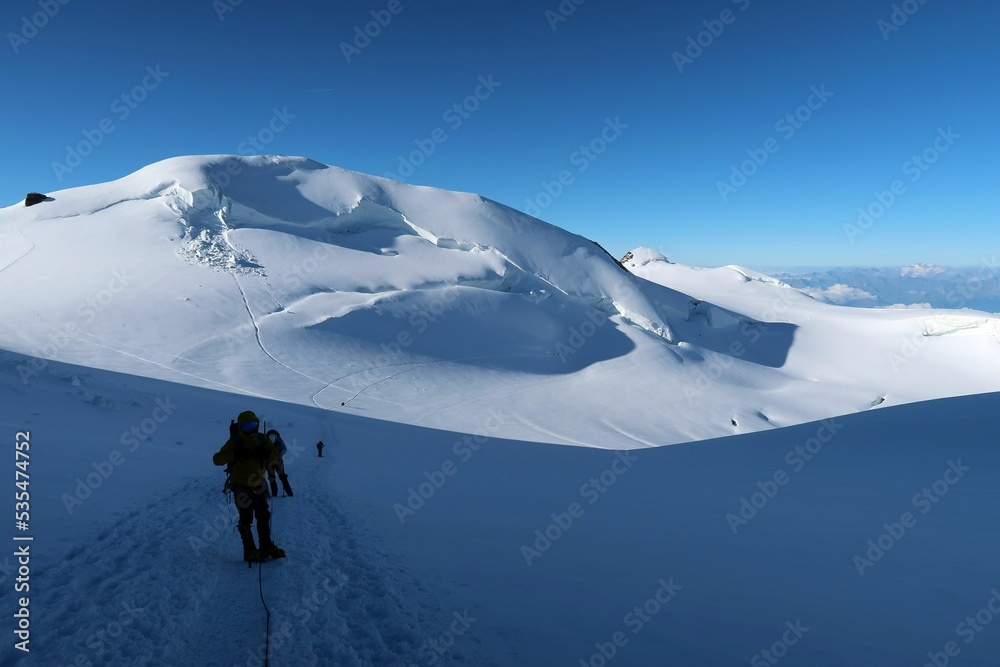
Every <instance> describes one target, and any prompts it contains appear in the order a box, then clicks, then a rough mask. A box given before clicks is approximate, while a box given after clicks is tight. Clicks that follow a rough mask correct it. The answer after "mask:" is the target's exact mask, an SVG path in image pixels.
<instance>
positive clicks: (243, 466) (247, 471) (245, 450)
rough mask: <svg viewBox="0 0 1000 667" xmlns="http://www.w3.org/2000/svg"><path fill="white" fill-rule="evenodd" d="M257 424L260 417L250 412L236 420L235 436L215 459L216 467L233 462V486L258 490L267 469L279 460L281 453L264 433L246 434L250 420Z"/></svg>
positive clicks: (231, 471)
mask: <svg viewBox="0 0 1000 667" xmlns="http://www.w3.org/2000/svg"><path fill="white" fill-rule="evenodd" d="M251 420H252V421H257V415H255V414H254V413H252V412H250V411H246V412H242V413H240V416H239V417H238V418H237V420H236V435H235V436H233V437H230V438H229V440H226V444H224V445H222V449H220V450H219V451H218V452H216V454H215V456H213V457H212V462H213V463H215V465H217V466H224V465H228V464H230V463H232V464H233V465H232V469H231V470H230V472H229V481H230V484H233V485H236V484H242V485H244V486H249V487H251V488H256V487H259V486H261V485H262V484H263V483H264V476H265V472H266V470H267V466H268V465H269V464H270V463H273V462H274V461H277V460H278V458H279V456H280V455H279V454H278V450H277V449H275V447H274V445H272V444H271V441H270V440H268V439H267V438H266V437H264V434H263V433H260V432H259V431H255V432H253V433H250V434H246V433H244V432H243V431H242V430H241V428H240V427H241V426H242V425H243V423H244V422H247V421H251Z"/></svg>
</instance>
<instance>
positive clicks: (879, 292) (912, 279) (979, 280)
mask: <svg viewBox="0 0 1000 667" xmlns="http://www.w3.org/2000/svg"><path fill="white" fill-rule="evenodd" d="M771 275H772V276H774V277H775V278H778V279H780V280H781V281H782V282H784V283H785V284H787V285H790V286H792V287H796V288H798V289H800V290H802V291H803V292H805V293H806V294H809V295H810V296H812V297H814V298H816V299H819V300H820V301H825V302H827V303H834V304H838V305H843V306H863V307H888V306H923V307H927V308H971V309H973V310H983V311H986V312H991V313H996V312H1000V262H997V261H995V260H992V259H991V260H989V261H986V260H984V261H983V263H982V265H981V266H979V267H975V268H962V269H956V268H947V267H943V266H936V265H933V264H913V265H911V266H904V267H896V268H835V269H830V270H825V271H813V272H808V273H772V274H771Z"/></svg>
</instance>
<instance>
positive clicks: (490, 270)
mask: <svg viewBox="0 0 1000 667" xmlns="http://www.w3.org/2000/svg"><path fill="white" fill-rule="evenodd" d="M51 196H52V199H53V201H47V202H43V203H41V204H38V205H35V206H33V207H30V208H25V207H24V206H22V205H14V206H11V207H8V208H5V209H2V210H0V235H3V242H2V243H3V248H4V251H3V255H2V257H0V266H2V267H4V268H3V269H2V271H0V315H2V317H3V318H4V320H5V321H8V322H17V327H16V328H12V329H9V330H7V331H5V332H4V333H3V334H0V347H2V348H5V349H8V350H11V351H14V352H18V353H22V354H27V355H31V356H35V357H41V358H45V359H51V360H60V361H65V362H69V363H77V364H83V365H87V366H92V367H96V368H103V369H107V370H115V371H119V372H125V373H132V374H136V375H142V376H146V377H153V378H159V379H164V380H170V381H175V382H182V383H186V384H191V385H195V386H200V387H205V388H215V389H222V390H225V391H235V392H240V393H246V394H249V395H257V396H262V397H269V398H274V399H278V400H283V401H288V402H293V403H299V404H302V405H313V406H318V407H321V408H327V409H337V410H339V409H343V410H346V411H354V412H355V413H361V412H363V413H364V414H366V415H369V416H373V417H377V418H380V419H386V420H395V421H402V422H406V423H410V424H419V425H424V426H429V427H438V428H448V429H458V430H466V431H471V430H474V429H475V428H477V427H478V426H480V425H482V423H484V420H486V419H487V418H488V416H489V415H490V414H491V411H501V412H504V413H505V414H509V415H511V417H510V419H508V420H506V421H505V423H504V425H503V426H502V427H500V429H499V432H498V435H501V436H503V437H510V438H518V439H525V440H535V441H545V442H554V443H573V444H582V445H590V446H596V447H602V448H621V447H636V446H645V445H660V444H669V443H676V442H685V441H690V440H697V439H703V438H707V437H715V436H720V435H727V434H732V433H740V432H748V431H755V430H759V429H770V428H773V427H775V426H787V425H791V424H796V423H802V422H805V421H809V420H814V419H821V418H824V417H828V416H832V415H837V414H844V413H851V412H857V411H860V410H865V409H867V408H868V407H870V406H872V405H873V404H876V403H882V402H884V403H886V404H890V405H891V404H898V403H904V402H909V401H916V400H926V399H930V398H936V397H940V396H950V395H959V394H970V393H978V392H984V391H990V390H993V389H998V388H1000V382H998V381H997V379H996V378H997V377H1000V373H998V371H1000V355H998V354H997V350H998V347H997V338H996V334H995V332H996V320H994V319H991V318H988V317H987V316H985V315H984V316H982V317H980V316H979V315H977V314H970V313H967V312H962V313H947V312H925V313H912V312H888V311H856V310H850V309H837V308H829V307H825V306H823V305H822V304H819V303H817V302H815V301H814V300H812V299H810V298H808V297H806V296H804V295H803V294H802V293H800V292H798V291H796V290H793V289H790V288H788V287H786V286H784V285H782V284H781V283H779V282H777V281H773V280H768V279H766V278H765V277H763V276H761V275H759V274H754V273H753V272H750V271H747V270H742V269H725V270H722V271H723V275H721V277H718V276H717V277H714V278H709V276H710V275H711V274H710V273H709V272H704V271H697V270H695V269H690V268H687V267H680V266H678V265H671V264H667V263H666V262H662V261H651V262H647V263H646V264H644V265H643V266H642V267H636V268H634V269H633V271H634V273H633V272H629V271H626V270H623V268H622V266H621V265H620V264H619V263H618V262H616V261H615V260H614V259H613V258H612V257H610V256H609V255H608V254H607V253H606V252H604V251H603V250H602V249H601V248H600V247H599V246H598V245H596V244H595V243H593V242H591V241H589V240H587V239H584V238H582V237H580V236H577V235H574V234H571V233H568V232H566V231H564V230H561V229H559V228H556V227H554V226H552V225H549V224H546V223H544V222H542V221H540V220H537V219H534V218H531V217H529V216H526V215H524V214H522V213H519V212H517V211H515V210H513V209H510V208H507V207H505V206H503V205H501V204H498V203H496V202H492V201H489V200H486V199H483V198H482V197H479V196H477V195H472V194H463V193H454V192H446V191H442V190H436V189H432V188H426V187H415V186H410V185H404V184H399V183H394V182H392V181H388V180H385V179H380V178H376V177H371V176H366V175H362V174H358V173H353V172H349V171H345V170H342V169H338V168H335V167H326V166H324V165H321V164H319V163H316V162H313V161H311V160H307V159H303V158H288V157H236V156H208V157H204V156H196V157H184V158H174V159H170V160H165V161H163V162H159V163H156V164H153V165H150V166H149V167H146V168H144V169H141V170H139V171H137V172H135V173H133V174H131V175H129V176H126V177H125V178H122V179H120V180H118V181H114V182H111V183H105V184H100V185H94V186H89V187H82V188H75V189H71V190H66V191H62V192H56V193H51ZM664 271H666V273H664ZM688 277H690V279H688ZM643 278H646V279H648V280H646V279H643ZM952 333H961V334H962V336H960V337H958V336H954V335H945V334H952ZM927 377H934V378H935V380H936V381H935V382H934V383H928V382H925V381H924V379H925V378H927Z"/></svg>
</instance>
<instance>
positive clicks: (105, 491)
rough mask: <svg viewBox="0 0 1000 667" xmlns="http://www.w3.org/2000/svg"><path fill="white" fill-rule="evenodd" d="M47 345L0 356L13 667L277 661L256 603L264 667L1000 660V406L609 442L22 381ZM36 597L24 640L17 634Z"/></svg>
mask: <svg viewBox="0 0 1000 667" xmlns="http://www.w3.org/2000/svg"><path fill="white" fill-rule="evenodd" d="M32 362H33V360H32V359H30V358H24V357H22V356H20V355H17V354H14V353H9V352H8V353H3V355H2V358H0V364H2V366H3V368H4V372H3V373H2V374H0V395H2V399H3V405H4V406H5V409H4V412H3V414H2V416H0V429H2V430H3V432H4V433H7V434H8V435H7V437H8V438H9V439H11V440H13V439H14V435H15V433H16V432H22V431H29V432H30V443H31V449H30V456H31V458H30V461H31V463H30V474H31V500H32V509H31V525H30V529H29V530H28V531H26V532H22V533H18V534H19V535H21V536H23V535H25V534H27V535H30V536H32V537H33V538H34V541H33V542H32V543H31V553H32V554H33V558H32V560H31V562H30V568H31V572H30V575H28V581H29V582H30V590H28V591H27V592H26V593H24V592H22V593H18V594H17V595H15V592H14V588H13V586H14V583H15V580H16V577H17V571H16V568H17V562H16V559H15V558H14V557H13V556H12V552H13V549H10V550H8V551H7V555H5V556H3V557H0V579H2V582H0V608H2V609H3V610H4V617H5V618H6V619H7V620H6V621H4V624H3V626H4V628H6V630H5V631H4V635H5V636H6V637H7V639H6V640H5V641H4V643H3V644H2V645H0V663H2V664H4V665H17V666H18V667H22V666H24V667H34V666H44V667H50V666H53V665H137V666H138V665H165V666H167V665H182V664H183V665H187V664H190V665H205V666H211V665H219V666H225V667H230V666H232V665H247V666H250V665H260V664H262V663H261V656H262V655H263V649H262V645H263V643H264V636H263V633H264V628H265V623H266V615H265V611H264V607H263V605H262V602H261V590H262V591H263V597H264V600H265V601H266V604H267V607H268V609H269V611H270V613H271V648H272V651H271V658H270V664H271V665H274V666H275V667H278V666H280V665H296V666H298V665H396V666H407V667H410V666H413V665H419V666H424V665H442V664H454V665H559V664H563V665H580V664H584V665H587V664H589V665H602V664H621V665H636V666H640V667H641V666H646V665H649V666H652V665H663V664H670V665H680V666H697V667H704V666H708V667H714V666H716V665H718V666H724V665H733V664H747V663H749V664H751V665H765V664H775V660H776V656H777V657H780V658H781V664H783V665H808V666H812V667H816V666H820V667H822V666H839V665H879V666H884V667H894V666H896V665H923V664H935V663H934V662H932V659H936V660H938V661H940V660H941V659H942V658H941V656H942V655H946V654H945V652H946V651H951V653H952V656H957V657H952V658H951V659H952V660H953V661H954V662H953V664H956V665H959V664H961V665H991V664H995V662H994V661H995V658H996V656H997V655H998V654H1000V624H998V623H997V622H996V614H997V613H998V611H1000V597H998V596H1000V593H997V590H998V586H1000V581H998V574H1000V571H998V569H997V565H996V551H997V548H998V546H1000V545H998V538H997V532H996V530H995V526H996V524H997V521H998V520H1000V494H998V492H997V489H998V488H1000V448H998V447H997V446H996V435H995V429H994V428H993V427H992V423H991V420H989V419H986V418H985V417H986V416H987V415H992V414H993V413H994V412H995V411H996V408H997V405H998V401H1000V395H997V394H988V395H980V396H970V397H961V398H953V399H944V400H937V401H933V402H929V403H919V404H912V405H905V406H897V407H891V408H887V409H880V410H875V411H870V412H866V413H863V414H858V415H851V416H847V417H843V418H836V419H833V420H828V421H826V422H820V423H808V424H802V425H798V426H793V427H788V428H784V429H779V430H770V431H766V432H759V433H754V434H744V435H741V436H738V437H727V438H722V439H717V440H708V441H703V442H699V443H692V444H687V445H677V446H674V447H664V448H656V449H643V450H633V451H629V452H611V451H605V450H599V449H593V448H584V447H554V446H552V445H549V444H543V443H534V442H527V441H511V440H506V439H502V438H498V437H496V436H495V435H494V434H493V432H492V430H491V429H490V428H489V425H484V426H483V427H482V428H481V429H478V430H476V431H473V432H461V431H446V430H438V429H431V428H426V427H422V426H416V425H410V424H402V423H391V422H386V421H382V420H376V419H371V418H368V417H366V416H363V415H356V414H351V413H349V412H333V413H331V412H330V411H326V410H322V409H320V408H316V407H308V406H301V405H296V404H290V403H282V402H277V401H271V400H265V399H259V398H253V397H247V396H243V395H233V394H227V393H224V392H219V391H212V390H207V389H202V388H196V387H191V386H188V385H183V384H176V383H168V382H164V381H160V380H151V379H146V378H141V377H137V376H129V375H122V374H115V373H111V372H107V371H100V370H93V369H87V368H81V367H72V366H67V365H65V364H62V363H58V362H50V363H45V364H40V363H37V362H36V363H34V364H33V365H34V367H35V368H36V370H37V371H38V374H37V375H35V376H33V377H32V380H31V384H30V386H28V387H27V391H26V387H25V385H23V384H22V383H21V381H20V380H19V379H18V377H17V369H18V367H19V366H21V367H23V366H24V365H26V364H32ZM246 408H252V409H254V410H256V411H257V412H258V413H259V414H261V416H262V417H264V418H265V419H266V420H267V421H268V424H269V425H274V426H277V427H278V428H279V429H280V430H281V431H282V433H283V434H284V436H285V437H286V439H287V441H288V443H289V444H290V454H289V461H288V465H287V468H288V471H289V476H290V480H291V483H292V486H293V488H294V490H295V496H294V497H293V498H276V499H274V501H273V507H274V533H275V538H276V540H277V541H278V543H279V544H280V545H281V546H282V547H284V548H285V549H286V550H287V551H288V554H289V557H288V558H287V559H285V560H283V561H279V562H275V563H270V564H266V565H264V566H263V568H262V569H261V570H258V569H253V570H248V569H247V568H245V567H244V565H243V563H242V562H241V561H240V546H239V540H238V537H237V536H236V535H235V533H234V532H233V529H232V527H233V523H234V520H235V517H234V514H233V512H232V510H231V508H230V507H229V506H228V505H226V504H225V503H224V502H223V495H222V494H221V493H220V486H221V481H222V476H221V474H220V472H219V470H218V469H214V468H212V466H211V465H210V463H209V462H210V456H211V454H212V453H213V452H214V451H215V450H216V449H217V447H218V446H219V445H220V444H221V442H222V441H223V440H224V439H225V437H226V433H227V419H229V418H230V417H231V416H233V415H235V414H236V413H237V412H238V411H240V410H243V409H246ZM510 418H511V416H510V415H507V414H505V413H503V412H502V411H498V412H497V414H496V415H495V418H494V420H495V422H496V423H499V422H503V421H505V420H509V419H510ZM320 438H322V439H323V440H324V442H325V443H326V444H327V445H328V447H327V450H326V453H325V455H324V457H323V458H322V459H319V458H316V456H315V450H314V449H313V445H314V444H315V442H316V441H317V440H318V439H320ZM13 458H14V457H13V456H10V457H9V460H8V463H7V465H8V466H10V467H9V468H8V473H9V474H10V475H11V477H13V463H14V461H13ZM109 466H110V467H109ZM102 471H103V472H102ZM449 471H450V472H449ZM8 502H10V503H11V504H13V498H10V499H9V500H8ZM411 508H412V509H411ZM407 510H411V511H407ZM9 530H10V532H9V533H8V534H11V535H12V534H14V532H15V531H13V526H11V528H10V529H9ZM258 577H260V581H258ZM25 594H27V595H28V596H29V597H30V604H29V609H30V612H31V621H32V625H31V632H32V634H31V639H30V648H31V653H30V654H24V653H22V652H19V651H17V650H16V649H14V648H13V642H14V639H12V636H13V635H12V630H13V622H14V621H13V614H14V613H15V611H16V609H17V608H18V602H17V597H18V596H20V595H25ZM956 651H957V653H956ZM765 652H767V653H765ZM604 655H612V656H613V657H612V658H611V659H607V658H605V657H604ZM946 657H947V656H946Z"/></svg>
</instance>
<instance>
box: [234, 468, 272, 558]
mask: <svg viewBox="0 0 1000 667" xmlns="http://www.w3.org/2000/svg"><path fill="white" fill-rule="evenodd" d="M232 491H233V502H235V503H236V510H237V511H238V512H239V515H240V518H239V522H238V523H239V526H240V528H241V529H245V530H247V532H249V528H250V526H252V525H253V520H254V517H256V518H257V538H258V539H259V540H260V547H261V548H262V549H263V548H264V547H268V546H271V544H272V542H271V510H270V509H268V507H267V491H266V490H265V489H264V487H263V485H261V486H260V487H259V488H252V487H249V486H245V485H243V484H233V485H232Z"/></svg>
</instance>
